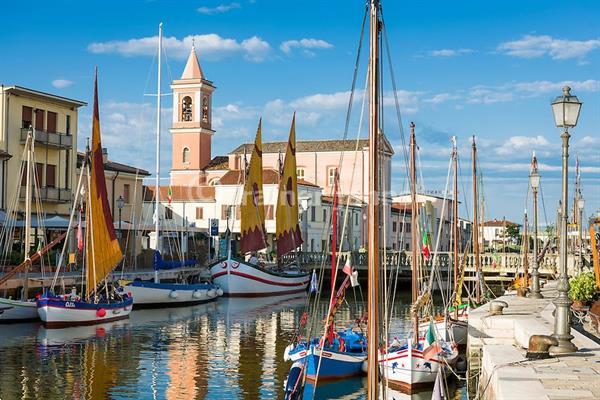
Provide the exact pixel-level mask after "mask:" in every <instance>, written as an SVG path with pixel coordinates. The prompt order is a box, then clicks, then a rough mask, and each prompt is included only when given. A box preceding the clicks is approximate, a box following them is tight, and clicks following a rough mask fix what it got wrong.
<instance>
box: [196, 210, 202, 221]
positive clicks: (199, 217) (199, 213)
mask: <svg viewBox="0 0 600 400" xmlns="http://www.w3.org/2000/svg"><path fill="white" fill-rule="evenodd" d="M196 219H204V208H202V207H196Z"/></svg>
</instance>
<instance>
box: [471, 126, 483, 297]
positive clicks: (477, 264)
mask: <svg viewBox="0 0 600 400" xmlns="http://www.w3.org/2000/svg"><path fill="white" fill-rule="evenodd" d="M472 158H473V253H474V256H475V260H474V261H475V301H476V302H477V304H479V303H481V262H480V260H479V215H478V214H479V213H478V211H479V196H478V194H477V145H476V144H475V135H473V147H472Z"/></svg>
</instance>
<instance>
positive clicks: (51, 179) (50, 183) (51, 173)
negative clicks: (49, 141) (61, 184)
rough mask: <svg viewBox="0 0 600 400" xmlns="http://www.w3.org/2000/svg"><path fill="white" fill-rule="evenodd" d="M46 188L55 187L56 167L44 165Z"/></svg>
mask: <svg viewBox="0 0 600 400" xmlns="http://www.w3.org/2000/svg"><path fill="white" fill-rule="evenodd" d="M46 187H52V188H53V187H56V165H52V164H47V165H46Z"/></svg>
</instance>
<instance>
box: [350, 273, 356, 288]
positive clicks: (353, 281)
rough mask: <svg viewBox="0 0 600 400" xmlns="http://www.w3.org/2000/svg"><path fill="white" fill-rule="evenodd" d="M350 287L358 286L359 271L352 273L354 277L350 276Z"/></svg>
mask: <svg viewBox="0 0 600 400" xmlns="http://www.w3.org/2000/svg"><path fill="white" fill-rule="evenodd" d="M350 285H352V287H356V286H358V271H357V270H354V271H352V275H350Z"/></svg>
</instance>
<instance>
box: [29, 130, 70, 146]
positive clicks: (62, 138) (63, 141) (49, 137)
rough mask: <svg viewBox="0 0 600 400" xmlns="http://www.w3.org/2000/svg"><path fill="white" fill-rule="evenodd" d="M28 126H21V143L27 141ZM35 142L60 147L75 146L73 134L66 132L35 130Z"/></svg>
mask: <svg viewBox="0 0 600 400" xmlns="http://www.w3.org/2000/svg"><path fill="white" fill-rule="evenodd" d="M28 132H29V129H28V128H21V144H25V142H26V141H27V134H28ZM35 143H36V144H42V145H44V146H48V147H55V148H58V149H71V148H73V136H72V135H69V134H66V133H50V132H44V131H40V130H37V129H36V131H35Z"/></svg>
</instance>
